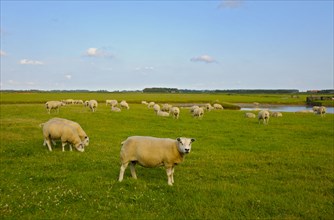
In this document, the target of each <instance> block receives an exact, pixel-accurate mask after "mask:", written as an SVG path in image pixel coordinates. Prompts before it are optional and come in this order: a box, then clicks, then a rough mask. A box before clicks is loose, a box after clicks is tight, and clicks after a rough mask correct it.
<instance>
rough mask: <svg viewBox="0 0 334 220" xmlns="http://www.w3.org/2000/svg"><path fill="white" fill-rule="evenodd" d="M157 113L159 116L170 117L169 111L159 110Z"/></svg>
mask: <svg viewBox="0 0 334 220" xmlns="http://www.w3.org/2000/svg"><path fill="white" fill-rule="evenodd" d="M156 113H157V116H161V117H169V112H163V111H161V110H159V111H157V112H156Z"/></svg>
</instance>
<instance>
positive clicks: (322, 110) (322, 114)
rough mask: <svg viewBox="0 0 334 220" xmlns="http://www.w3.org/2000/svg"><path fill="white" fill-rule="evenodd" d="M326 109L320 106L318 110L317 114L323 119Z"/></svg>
mask: <svg viewBox="0 0 334 220" xmlns="http://www.w3.org/2000/svg"><path fill="white" fill-rule="evenodd" d="M326 111H327V109H326V107H325V106H320V107H319V108H318V109H317V114H318V115H321V117H323V116H324V115H325V114H326Z"/></svg>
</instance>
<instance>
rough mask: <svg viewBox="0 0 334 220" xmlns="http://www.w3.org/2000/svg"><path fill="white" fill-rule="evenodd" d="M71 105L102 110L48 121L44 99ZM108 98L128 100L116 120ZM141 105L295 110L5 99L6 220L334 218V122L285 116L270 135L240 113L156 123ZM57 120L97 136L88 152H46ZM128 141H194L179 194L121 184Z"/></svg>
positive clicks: (150, 176) (157, 179) (161, 178)
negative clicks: (49, 127) (47, 126)
mask: <svg viewBox="0 0 334 220" xmlns="http://www.w3.org/2000/svg"><path fill="white" fill-rule="evenodd" d="M96 97H97V98H96ZM284 97H285V98H284ZM66 98H74V99H83V100H86V99H91V98H96V99H98V100H99V101H100V103H99V107H98V109H97V111H96V112H95V113H92V112H90V111H89V110H88V109H87V108H84V107H83V106H81V105H67V106H64V107H62V108H61V109H60V112H59V113H55V112H53V113H51V114H50V115H49V114H47V112H46V110H45V106H44V103H45V101H46V100H52V99H55V100H60V99H66ZM105 99H118V100H121V99H126V100H128V101H129V103H130V110H123V111H122V112H119V113H115V112H110V108H109V107H107V106H105V103H104V100H105ZM299 99H301V100H302V97H301V98H299ZM141 100H147V101H157V102H159V103H164V102H171V103H178V102H180V103H185V102H190V103H196V102H214V101H215V100H219V101H221V102H235V103H237V102H245V100H248V101H249V102H254V101H257V102H259V100H261V101H260V102H262V103H265V102H266V101H267V102H268V103H279V102H280V101H282V102H283V101H284V102H289V103H291V102H297V101H296V100H295V99H293V98H291V97H290V96H287V95H282V96H279V95H272V96H270V95H267V96H261V95H257V96H251V95H249V96H233V95H216V94H192V95H191V94H187V95H182V94H175V95H165V94H98V93H89V94H62V93H60V94H53V93H46V94H15V93H8V94H3V93H2V94H1V105H0V107H1V109H0V111H1V121H0V125H1V126H0V131H1V148H0V154H1V174H0V175H1V176H0V178H1V181H0V215H1V219H92V218H96V219H126V218H132V219H158V218H159V219H332V218H333V217H334V210H333V205H334V172H333V171H334V149H333V145H334V139H333V137H334V115H333V114H327V115H326V116H325V117H320V116H319V115H314V114H297V113H283V117H282V118H271V119H270V121H269V124H268V125H263V124H259V123H258V121H257V120H256V119H246V118H245V117H244V112H243V111H239V110H222V111H211V112H206V113H205V115H204V117H203V118H202V119H195V118H193V117H192V116H191V115H190V113H189V110H188V109H186V108H183V109H181V115H180V118H179V119H178V120H176V119H173V118H160V117H157V116H156V115H155V114H154V113H153V110H149V109H147V107H146V106H145V105H142V104H139V103H140V101H141ZM301 100H299V101H301ZM304 100H305V99H304ZM52 117H62V118H67V119H70V120H74V121H77V122H79V123H80V125H81V126H82V127H83V129H84V130H85V131H86V133H87V134H88V135H89V137H90V145H89V146H88V147H86V149H85V152H83V153H80V152H78V151H75V150H74V151H72V152H70V151H68V149H67V148H66V151H65V152H62V151H61V146H60V144H59V143H58V144H57V146H56V147H54V150H53V151H52V152H49V151H48V150H47V147H45V146H43V136H42V131H41V128H40V127H39V124H41V123H43V122H45V121H47V120H48V119H50V118H52ZM131 135H147V136H156V137H168V138H177V137H181V136H184V137H192V138H195V139H196V141H195V142H194V143H193V144H192V151H191V153H190V154H189V155H187V157H186V158H185V161H184V162H183V163H181V164H180V165H178V166H177V167H176V168H175V174H174V178H175V183H174V186H172V187H171V186H168V185H167V176H166V172H165V170H164V168H162V167H161V168H152V169H148V168H143V167H140V166H136V170H137V175H138V179H137V180H134V179H132V178H131V175H130V171H129V170H128V169H127V170H126V173H125V176H124V180H123V182H121V183H120V182H118V174H119V168H120V160H119V151H120V143H121V142H122V141H123V140H125V139H126V138H127V137H128V136H131Z"/></svg>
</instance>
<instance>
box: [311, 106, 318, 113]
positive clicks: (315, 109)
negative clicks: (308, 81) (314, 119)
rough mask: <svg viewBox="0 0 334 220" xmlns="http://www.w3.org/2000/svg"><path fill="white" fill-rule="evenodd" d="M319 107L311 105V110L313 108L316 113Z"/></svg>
mask: <svg viewBox="0 0 334 220" xmlns="http://www.w3.org/2000/svg"><path fill="white" fill-rule="evenodd" d="M319 108H320V106H313V108H312V110H313V112H314V113H317V111H318V109H319Z"/></svg>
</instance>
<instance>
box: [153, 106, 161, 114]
mask: <svg viewBox="0 0 334 220" xmlns="http://www.w3.org/2000/svg"><path fill="white" fill-rule="evenodd" d="M153 110H154V111H155V113H157V112H158V111H160V105H158V104H154V105H153Z"/></svg>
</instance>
